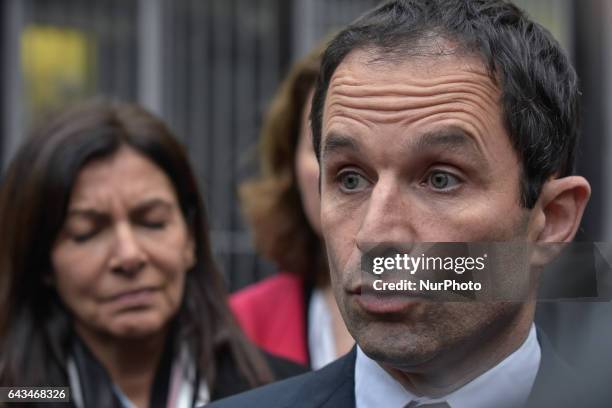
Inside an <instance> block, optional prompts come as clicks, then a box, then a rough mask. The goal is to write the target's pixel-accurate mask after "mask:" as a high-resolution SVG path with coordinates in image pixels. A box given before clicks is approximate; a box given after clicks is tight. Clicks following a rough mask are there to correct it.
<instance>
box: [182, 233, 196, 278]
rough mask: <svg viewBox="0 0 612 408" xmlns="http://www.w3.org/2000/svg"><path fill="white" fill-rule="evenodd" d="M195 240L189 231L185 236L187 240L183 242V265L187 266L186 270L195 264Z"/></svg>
mask: <svg viewBox="0 0 612 408" xmlns="http://www.w3.org/2000/svg"><path fill="white" fill-rule="evenodd" d="M195 253H196V251H195V240H194V239H193V235H192V234H191V233H190V234H189V236H188V237H187V242H186V243H185V253H184V256H185V265H186V266H187V268H186V269H187V270H189V269H191V268H193V267H194V266H195V264H196V255H195Z"/></svg>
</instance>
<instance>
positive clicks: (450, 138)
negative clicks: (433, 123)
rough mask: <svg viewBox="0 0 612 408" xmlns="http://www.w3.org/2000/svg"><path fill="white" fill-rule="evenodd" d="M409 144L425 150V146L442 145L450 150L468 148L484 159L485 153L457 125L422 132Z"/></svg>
mask: <svg viewBox="0 0 612 408" xmlns="http://www.w3.org/2000/svg"><path fill="white" fill-rule="evenodd" d="M410 145H411V147H412V148H414V149H416V150H417V151H418V150H426V149H427V148H432V147H442V148H444V149H448V150H452V151H457V150H463V149H465V148H468V149H469V150H471V151H472V152H473V153H474V154H475V155H476V156H477V157H478V158H480V159H482V160H485V161H486V159H485V155H484V154H483V152H482V150H481V149H480V146H478V144H477V143H476V141H475V140H474V138H473V137H471V136H469V135H468V133H467V132H466V131H464V130H463V129H461V128H458V127H452V128H448V129H441V130H435V131H432V132H427V133H424V134H422V135H419V136H417V137H416V138H415V139H413V140H412V141H410Z"/></svg>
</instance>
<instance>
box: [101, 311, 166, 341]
mask: <svg viewBox="0 0 612 408" xmlns="http://www.w3.org/2000/svg"><path fill="white" fill-rule="evenodd" d="M167 321H168V319H162V318H161V317H160V316H155V315H141V316H123V317H121V318H119V319H117V321H115V322H113V323H112V324H111V325H110V327H109V328H108V329H109V330H108V331H110V333H111V335H112V336H113V337H115V338H123V339H139V338H143V337H149V336H153V335H155V334H158V333H159V332H161V331H162V330H163V329H164V328H165V326H166V323H167Z"/></svg>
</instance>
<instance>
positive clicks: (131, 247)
mask: <svg viewBox="0 0 612 408" xmlns="http://www.w3.org/2000/svg"><path fill="white" fill-rule="evenodd" d="M146 261H147V259H146V254H145V252H144V251H143V249H142V246H141V243H140V242H139V239H138V236H137V234H136V232H135V231H134V229H133V227H132V226H130V225H129V224H120V225H118V226H117V227H116V231H115V245H114V251H113V256H112V259H111V269H112V271H113V272H115V273H119V274H123V275H127V276H133V275H135V274H137V273H138V272H139V271H141V270H142V269H143V268H144V266H145V265H146Z"/></svg>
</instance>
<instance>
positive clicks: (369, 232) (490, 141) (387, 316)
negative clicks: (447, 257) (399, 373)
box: [321, 50, 530, 371]
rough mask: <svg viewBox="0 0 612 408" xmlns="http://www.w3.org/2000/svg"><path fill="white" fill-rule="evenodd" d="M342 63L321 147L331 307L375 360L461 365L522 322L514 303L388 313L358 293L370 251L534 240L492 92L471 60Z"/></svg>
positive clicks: (411, 305) (407, 365)
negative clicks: (382, 247)
mask: <svg viewBox="0 0 612 408" xmlns="http://www.w3.org/2000/svg"><path fill="white" fill-rule="evenodd" d="M374 57H381V56H380V55H376V54H375V53H373V52H372V51H364V50H356V51H353V52H352V53H350V54H349V55H348V56H347V57H346V58H345V60H344V61H343V62H342V63H341V64H340V65H339V66H338V68H337V70H336V71H335V73H334V75H333V77H332V80H331V82H330V86H329V89H328V93H327V97H326V101H325V109H324V115H323V123H322V141H321V222H322V233H323V236H324V238H325V241H326V245H327V253H328V256H329V262H330V270H331V278H332V285H333V288H334V292H335V296H336V299H337V301H338V305H339V307H340V310H341V312H342V315H343V317H344V320H345V322H346V324H347V326H348V329H349V331H350V332H351V334H352V335H353V337H355V339H356V340H357V342H358V344H359V345H360V346H361V348H362V349H363V350H364V351H365V352H366V354H368V355H370V356H371V357H373V358H375V359H376V360H377V361H379V362H383V363H387V364H389V365H391V366H393V367H395V368H399V369H403V370H413V371H419V367H422V366H423V365H424V364H427V363H429V364H434V365H435V364H437V363H443V362H444V363H445V364H447V363H449V362H451V361H453V360H454V359H459V358H461V356H462V355H465V354H464V353H465V352H466V351H467V350H468V349H469V348H470V347H471V345H474V346H473V347H476V345H477V344H479V342H480V343H482V342H483V341H484V339H485V338H486V336H489V335H491V333H494V332H496V331H497V332H499V331H500V330H502V328H503V327H507V326H508V324H509V322H510V321H512V320H513V319H515V318H516V317H517V316H519V315H520V312H521V310H523V309H522V307H523V306H521V305H519V304H516V303H515V304H512V303H501V302H499V303H486V304H485V303H479V302H464V303H460V302H447V303H443V302H433V301H425V300H424V299H419V298H404V299H402V300H401V301H399V302H391V303H385V302H380V301H379V300H380V299H378V300H377V299H372V298H371V297H367V296H362V295H360V291H359V282H358V279H359V275H360V272H359V271H360V261H361V256H362V255H363V254H364V252H365V251H367V250H368V248H371V246H372V244H377V243H390V242H396V243H404V244H405V243H414V242H474V241H478V242H496V241H509V240H513V241H515V240H519V241H526V240H529V239H530V221H529V212H528V211H527V210H525V209H524V208H522V207H521V206H520V188H519V186H520V183H519V178H520V162H519V159H518V156H517V154H516V153H515V151H514V150H513V148H512V146H511V143H510V139H509V136H508V133H507V131H506V129H505V127H504V124H503V116H502V111H501V107H500V95H501V93H500V90H499V88H498V87H497V86H496V85H495V84H494V83H493V81H492V80H491V79H490V77H489V75H488V73H487V71H486V69H485V67H484V66H483V64H482V63H481V61H480V60H479V59H477V58H475V57H468V56H460V55H444V56H442V55H440V56H424V57H410V58H406V60H405V61H403V62H397V61H393V62H385V61H384V56H382V57H381V58H379V59H377V61H376V62H373V58H374Z"/></svg>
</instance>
